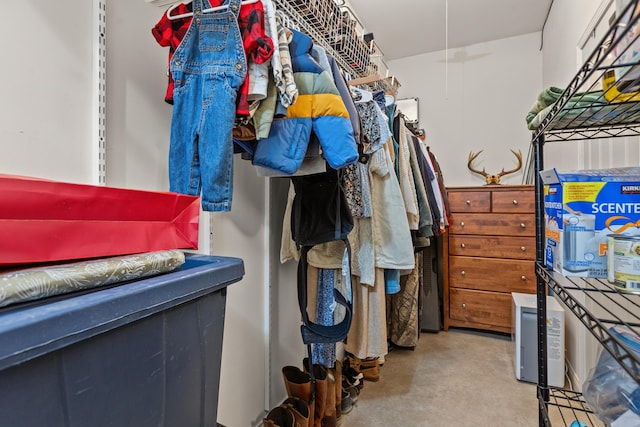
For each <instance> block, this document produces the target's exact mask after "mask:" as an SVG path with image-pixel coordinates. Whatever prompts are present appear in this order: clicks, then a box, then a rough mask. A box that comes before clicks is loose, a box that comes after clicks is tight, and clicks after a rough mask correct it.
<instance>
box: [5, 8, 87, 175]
mask: <svg viewBox="0 0 640 427" xmlns="http://www.w3.org/2000/svg"><path fill="white" fill-rule="evenodd" d="M5 6H6V5H5ZM70 10H72V11H73V15H74V16H76V17H77V19H74V20H73V25H70V23H69V18H68V16H67V14H68V13H69V11H70ZM10 15H11V16H12V18H11V19H5V21H6V22H5V23H4V24H3V25H2V28H1V29H0V35H2V38H3V39H4V40H5V43H4V44H5V48H4V52H3V55H4V58H3V60H2V67H0V80H1V81H2V82H3V98H4V99H3V104H2V105H3V107H2V114H0V153H1V154H0V172H2V173H10V174H18V175H31V176H37V177H42V178H48V179H58V180H66V181H74V182H87V183H88V182H90V181H91V177H92V176H91V175H92V172H91V164H92V163H91V151H92V148H91V145H90V138H91V96H92V80H91V55H92V40H91V22H92V20H91V16H92V14H91V2H90V1H80V0H60V1H56V2H47V1H45V2H42V1H39V0H27V1H22V2H18V3H15V4H12V5H11V13H10Z"/></svg>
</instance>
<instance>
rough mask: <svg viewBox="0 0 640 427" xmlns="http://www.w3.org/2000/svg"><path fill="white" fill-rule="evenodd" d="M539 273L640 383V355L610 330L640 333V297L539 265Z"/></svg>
mask: <svg viewBox="0 0 640 427" xmlns="http://www.w3.org/2000/svg"><path fill="white" fill-rule="evenodd" d="M536 274H537V275H538V277H540V278H541V279H542V280H543V281H544V282H545V283H547V284H548V285H549V287H550V288H551V289H552V290H553V291H554V292H555V293H556V295H557V296H558V297H559V298H560V300H562V302H563V303H564V305H565V306H566V307H567V308H568V309H569V310H571V312H573V313H574V315H575V316H576V317H577V318H578V319H580V321H581V322H582V323H583V324H584V325H585V326H586V327H587V329H588V330H589V331H590V332H591V333H592V334H593V335H594V336H595V337H596V339H597V340H598V341H599V342H600V344H601V345H602V346H603V348H604V349H605V350H607V351H608V352H609V353H610V354H611V356H612V357H613V358H614V359H615V360H617V361H618V362H619V363H620V365H621V367H622V368H623V369H624V370H625V371H626V372H627V373H628V374H629V375H630V376H631V378H633V379H634V380H635V381H636V382H637V383H638V384H640V356H638V354H637V353H635V352H633V351H632V350H630V349H629V348H628V347H627V345H626V344H624V343H623V342H622V341H621V340H620V339H619V338H618V337H616V336H615V335H613V334H612V333H611V332H610V330H609V328H610V327H611V326H612V325H621V326H624V327H625V328H627V329H629V330H630V331H632V332H634V333H636V334H640V295H638V294H632V293H628V292H624V291H620V290H618V289H617V288H616V287H614V286H613V285H611V284H609V283H608V282H606V281H603V280H599V279H585V278H581V277H566V276H563V275H561V274H559V273H557V272H555V271H551V270H548V269H547V268H546V267H544V266H542V265H541V264H540V263H537V264H536ZM578 295H580V296H581V297H582V298H578ZM581 299H582V301H581Z"/></svg>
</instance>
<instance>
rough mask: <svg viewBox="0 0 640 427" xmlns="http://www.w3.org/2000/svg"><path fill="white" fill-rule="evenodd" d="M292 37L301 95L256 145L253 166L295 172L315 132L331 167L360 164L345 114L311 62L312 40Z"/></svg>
mask: <svg viewBox="0 0 640 427" xmlns="http://www.w3.org/2000/svg"><path fill="white" fill-rule="evenodd" d="M292 33H293V38H292V40H291V42H290V43H289V51H290V52H291V60H292V65H293V71H294V73H295V78H296V84H297V86H298V89H299V90H300V95H299V97H298V101H297V102H296V103H295V104H294V105H292V106H290V107H289V108H288V110H287V117H286V118H283V119H274V121H273V123H272V124H271V133H270V134H269V137H268V138H265V139H262V140H259V141H258V144H257V146H256V150H255V153H254V156H253V163H254V164H255V165H258V166H262V167H266V168H270V169H274V170H276V171H279V172H282V173H284V174H288V175H291V174H293V173H295V172H296V171H297V170H298V169H299V168H300V165H301V164H302V161H303V159H304V156H305V152H306V150H307V146H308V144H309V140H310V137H311V132H312V131H313V132H314V133H315V135H316V136H317V137H318V140H319V141H320V145H321V146H322V152H323V155H324V158H325V160H326V161H327V163H328V164H329V166H331V167H332V168H333V169H341V168H343V167H345V166H347V165H349V164H352V163H355V162H356V161H357V160H358V150H357V148H356V144H355V141H354V139H353V131H352V129H351V124H350V122H349V114H348V112H347V109H346V107H345V106H344V102H342V99H341V98H340V94H339V93H338V90H337V88H336V86H335V84H334V83H333V82H332V81H331V78H330V76H329V74H328V73H327V72H326V71H323V70H322V68H321V67H320V66H319V65H318V63H317V62H316V61H314V60H313V58H312V57H311V54H310V52H311V49H312V46H313V42H312V41H311V38H310V37H309V36H307V35H306V34H302V33H300V32H298V31H295V30H292Z"/></svg>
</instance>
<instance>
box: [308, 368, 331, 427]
mask: <svg viewBox="0 0 640 427" xmlns="http://www.w3.org/2000/svg"><path fill="white" fill-rule="evenodd" d="M302 366H304V369H305V370H306V369H308V367H309V358H307V357H305V358H304V360H303V361H302ZM313 376H314V378H315V381H316V396H315V397H316V399H315V408H314V415H313V424H312V423H311V418H309V425H313V427H322V418H323V417H324V412H325V408H326V405H327V369H326V368H325V367H324V366H322V365H319V364H314V365H313ZM309 407H311V405H309Z"/></svg>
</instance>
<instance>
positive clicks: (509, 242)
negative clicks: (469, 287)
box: [449, 235, 536, 260]
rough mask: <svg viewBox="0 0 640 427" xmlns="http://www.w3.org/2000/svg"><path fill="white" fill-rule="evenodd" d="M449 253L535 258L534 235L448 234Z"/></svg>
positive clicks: (488, 256)
mask: <svg viewBox="0 0 640 427" xmlns="http://www.w3.org/2000/svg"><path fill="white" fill-rule="evenodd" d="M449 255H463V256H479V257H487V258H509V259H530V260H532V259H535V257H536V238H535V237H507V236H465V235H449Z"/></svg>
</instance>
